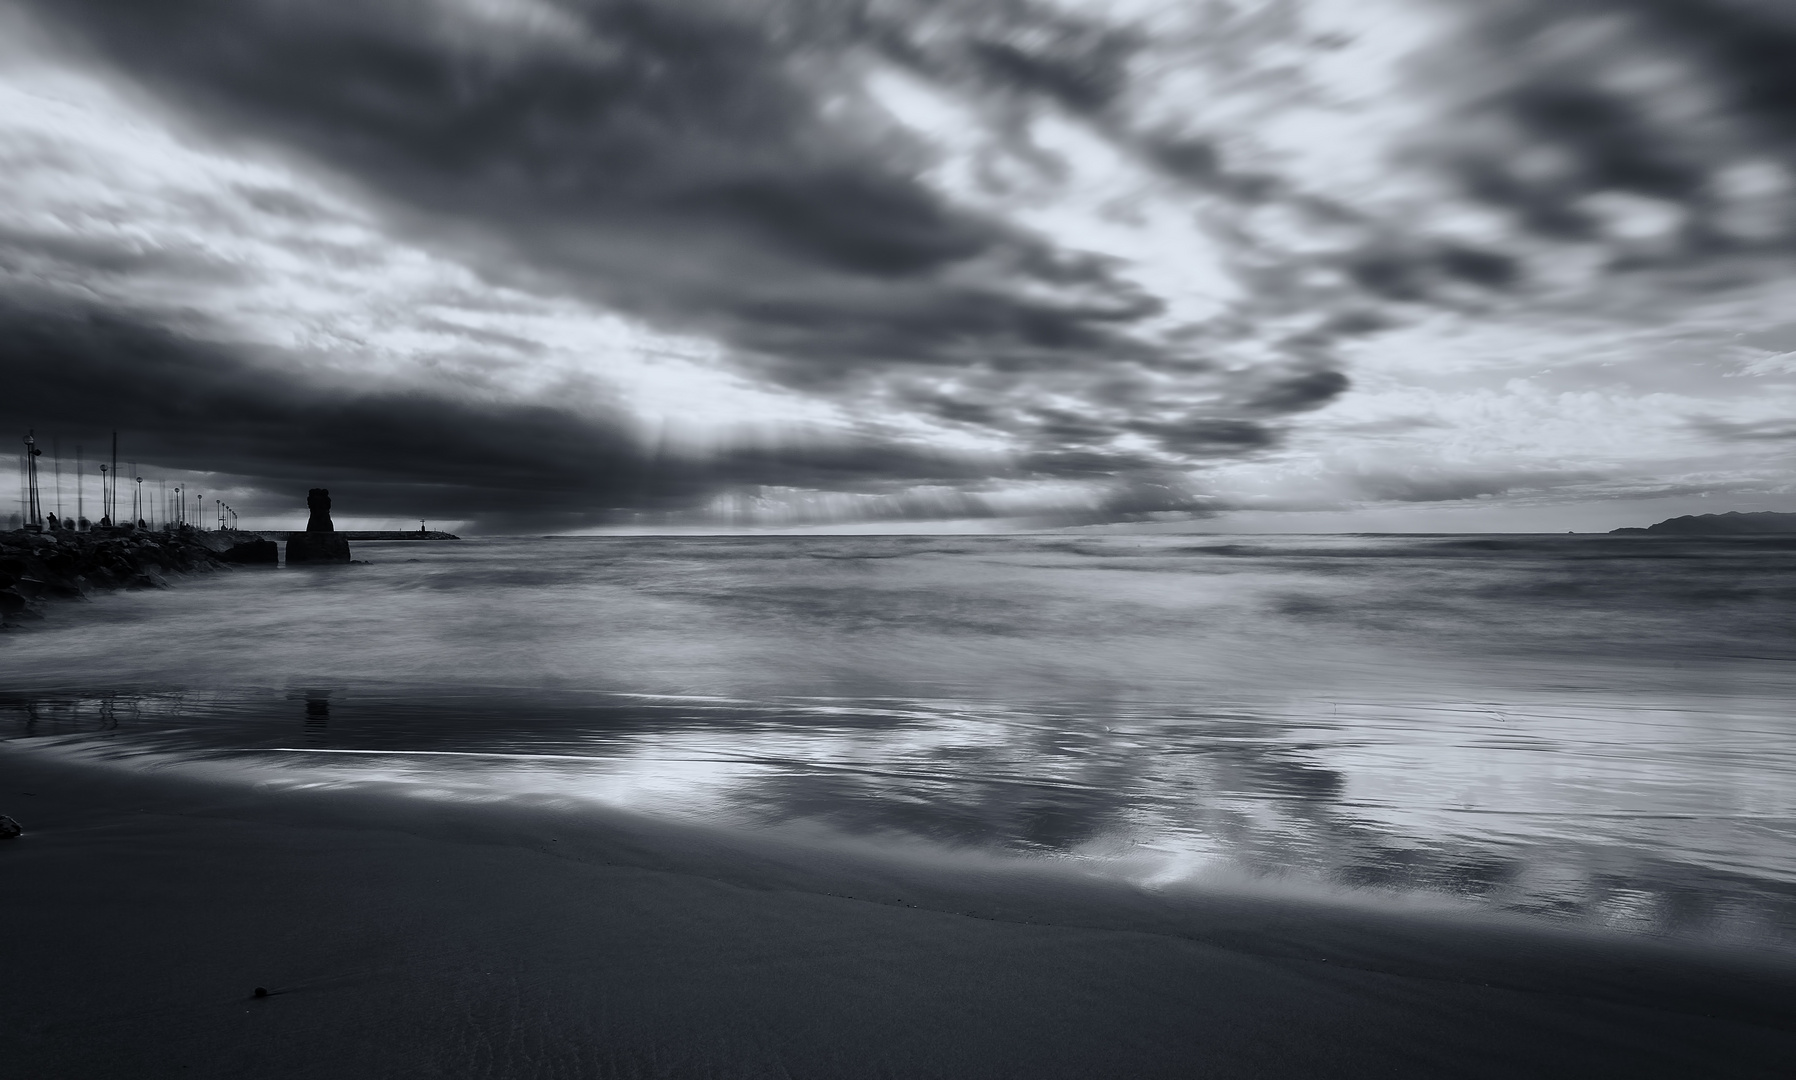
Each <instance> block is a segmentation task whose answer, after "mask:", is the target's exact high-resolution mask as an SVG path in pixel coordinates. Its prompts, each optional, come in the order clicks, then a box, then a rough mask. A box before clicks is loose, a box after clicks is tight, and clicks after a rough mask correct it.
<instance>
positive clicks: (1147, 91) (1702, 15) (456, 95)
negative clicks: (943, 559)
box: [0, 0, 1796, 532]
mask: <svg viewBox="0 0 1796 1080" xmlns="http://www.w3.org/2000/svg"><path fill="white" fill-rule="evenodd" d="M0 170H3V173H0V175H4V176H5V177H6V198H5V199H4V200H0V376H3V378H4V390H3V392H0V419H3V420H4V425H5V427H6V429H7V430H13V429H17V433H18V434H23V432H24V431H25V430H27V429H35V430H36V432H37V433H38V436H39V438H40V441H42V442H43V443H44V444H45V445H49V440H50V439H52V438H54V439H55V440H56V445H57V446H58V447H59V449H60V450H61V452H62V454H63V455H64V456H65V457H72V448H73V446H74V445H75V444H78V443H79V444H82V445H84V447H85V449H86V452H87V453H88V456H89V460H90V461H91V459H92V456H93V454H94V452H95V450H96V449H97V448H98V447H99V446H100V445H101V444H102V443H103V442H105V441H106V440H107V439H108V438H109V433H110V432H111V431H112V430H114V429H116V430H117V431H118V432H119V438H120V443H121V456H122V457H124V458H126V459H128V460H129V461H131V462H133V463H135V465H136V470H137V472H138V473H140V474H142V475H145V476H147V477H150V478H151V483H152V484H156V483H161V482H164V481H166V482H169V483H177V482H178V483H185V484H187V485H189V487H190V490H196V491H203V492H206V493H208V497H217V498H222V499H224V500H226V501H227V502H229V503H231V505H233V506H235V507H237V508H238V509H239V510H240V511H241V512H242V514H243V518H244V522H245V524H248V525H260V526H264V527H285V526H290V525H291V524H292V523H294V522H295V521H298V520H301V519H303V516H304V507H303V499H304V491H305V489H306V488H308V487H311V486H326V487H329V488H330V489H331V490H332V493H333V496H334V498H335V500H336V504H337V507H338V519H339V523H340V524H347V525H350V526H368V527H374V526H383V525H384V526H398V525H401V524H403V523H405V522H406V521H408V520H409V521H411V522H413V524H414V527H415V522H416V520H417V519H419V518H427V519H429V520H431V521H432V522H433V523H436V524H440V525H447V526H450V527H456V528H462V529H466V530H471V531H533V532H534V531H541V532H547V531H560V532H571V531H588V530H600V529H662V528H796V527H830V528H866V529H874V530H890V529H899V528H938V527H939V528H951V527H966V528H992V529H1001V528H1013V527H1044V526H1054V525H1068V526H1071V525H1090V526H1102V525H1111V524H1115V525H1121V526H1126V527H1137V528H1160V527H1170V528H1186V527H1189V528H1201V529H1212V528H1222V529H1254V530H1262V529H1263V530H1274V531H1277V530H1289V529H1302V530H1309V529H1318V530H1321V529H1333V528H1348V529H1355V528H1390V529H1444V530H1452V529H1462V528H1478V529H1522V530H1531V529H1543V530H1563V529H1574V528H1575V529H1586V528H1611V527H1614V526H1617V525H1625V524H1646V523H1648V522H1650V521H1653V520H1658V519H1659V518H1661V517H1667V516H1672V515H1673V514H1681V513H1691V512H1705V511H1709V510H1724V509H1741V510H1760V509H1776V510H1796V484H1793V481H1792V476H1791V466H1792V463H1793V461H1796V456H1793V451H1796V409H1793V408H1792V406H1793V405H1796V274H1793V273H1792V271H1793V270H1796V6H1792V5H1790V4H1788V3H1787V2H1784V0H1482V2H1480V3H1476V4H1472V3H1465V2H1463V0H1258V2H1253V0H1236V2H1228V0H1187V2H1175V0H1160V2H1147V0H1115V2H1109V3H1105V2H1099V0H959V2H950V0H358V2H356V3H353V4H347V3H345V4H336V3H300V2H293V0H158V2H157V3H154V4H146V3H143V2H142V0H41V2H40V0H0ZM11 437H14V438H15V439H16V437H17V436H16V435H15V436H11ZM14 452H15V453H16V451H14ZM64 490H65V498H64V502H65V503H70V504H72V496H70V495H68V494H67V493H68V492H71V491H72V482H70V481H68V480H66V479H65V482H64ZM90 498H91V496H90ZM70 508H72V506H71V507H70ZM8 509H10V507H9V508H8Z"/></svg>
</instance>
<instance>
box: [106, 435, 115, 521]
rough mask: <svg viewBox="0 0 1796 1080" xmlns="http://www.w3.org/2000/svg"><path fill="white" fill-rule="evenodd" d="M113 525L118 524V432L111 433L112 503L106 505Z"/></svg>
mask: <svg viewBox="0 0 1796 1080" xmlns="http://www.w3.org/2000/svg"><path fill="white" fill-rule="evenodd" d="M107 505H108V507H109V509H110V513H109V514H108V515H107V516H108V517H110V518H112V523H113V524H114V525H117V524H118V430H117V429H116V428H115V429H114V430H113V432H112V501H111V502H110V503H109V504H107Z"/></svg>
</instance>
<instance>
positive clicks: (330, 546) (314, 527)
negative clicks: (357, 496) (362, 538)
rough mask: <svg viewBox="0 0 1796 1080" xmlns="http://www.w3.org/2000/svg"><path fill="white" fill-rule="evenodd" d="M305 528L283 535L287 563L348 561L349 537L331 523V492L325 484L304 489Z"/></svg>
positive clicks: (289, 564) (290, 564)
mask: <svg viewBox="0 0 1796 1080" xmlns="http://www.w3.org/2000/svg"><path fill="white" fill-rule="evenodd" d="M306 509H308V510H310V511H311V512H312V513H311V516H310V517H308V518H307V519H306V531H305V532H296V533H294V534H293V535H291V536H289V537H287V565H288V566H297V565H301V564H304V563H346V562H348V561H349V538H348V537H346V536H344V535H343V534H341V533H339V532H337V529H336V526H335V525H333V524H331V493H330V491H329V490H327V489H325V488H313V489H312V490H310V491H308V492H306Z"/></svg>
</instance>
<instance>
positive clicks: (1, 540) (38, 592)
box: [0, 527, 260, 624]
mask: <svg viewBox="0 0 1796 1080" xmlns="http://www.w3.org/2000/svg"><path fill="white" fill-rule="evenodd" d="M259 540H260V538H259V537H255V536H252V535H250V534H247V533H230V532H211V533H207V532H200V531H198V530H196V529H186V528H183V529H178V530H174V531H161V530H147V529H146V530H138V529H133V528H130V527H125V528H101V529H94V530H92V531H90V532H74V531H72V530H66V529H54V530H49V531H46V532H41V533H36V532H30V531H27V530H25V529H15V530H13V531H11V532H5V533H0V622H4V623H6V624H17V623H20V622H23V621H25V620H28V619H32V618H37V617H41V611H42V608H43V605H44V604H45V603H46V602H48V601H51V600H55V599H58V598H67V599H72V598H75V597H80V596H85V595H87V594H89V593H93V592H96V591H101V590H106V589H157V588H163V587H165V586H166V585H167V584H168V580H167V577H168V575H170V574H183V573H191V572H193V571H203V570H212V569H215V568H216V567H217V566H218V565H219V564H220V562H221V561H222V560H221V558H220V556H221V555H222V554H223V553H224V552H226V551H229V550H231V549H232V548H233V547H235V546H237V545H239V544H242V543H244V542H246V541H259Z"/></svg>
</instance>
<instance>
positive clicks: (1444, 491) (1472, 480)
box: [1353, 468, 1600, 502]
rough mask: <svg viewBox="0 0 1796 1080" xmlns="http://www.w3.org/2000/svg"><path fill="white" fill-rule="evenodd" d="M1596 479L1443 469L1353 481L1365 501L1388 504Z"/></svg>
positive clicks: (1494, 493)
mask: <svg viewBox="0 0 1796 1080" xmlns="http://www.w3.org/2000/svg"><path fill="white" fill-rule="evenodd" d="M1595 479H1600V477H1598V476H1596V475H1595V474H1592V473H1585V472H1574V471H1569V470H1568V471H1565V472H1542V471H1539V470H1522V471H1514V472H1501V473H1476V474H1467V473H1456V472H1453V471H1450V470H1446V469H1428V468H1423V469H1416V470H1410V471H1405V472H1365V473H1360V474H1358V475H1356V476H1354V477H1353V481H1354V485H1355V487H1357V488H1358V489H1359V492H1360V493H1361V494H1362V495H1363V496H1364V497H1366V498H1370V499H1376V500H1379V501H1390V502H1455V501H1458V500H1461V499H1476V498H1480V497H1487V498H1488V497H1495V496H1498V495H1508V494H1511V493H1513V492H1517V491H1540V490H1550V489H1553V488H1558V487H1564V486H1566V485H1568V484H1574V483H1578V482H1581V481H1587V480H1595Z"/></svg>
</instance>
